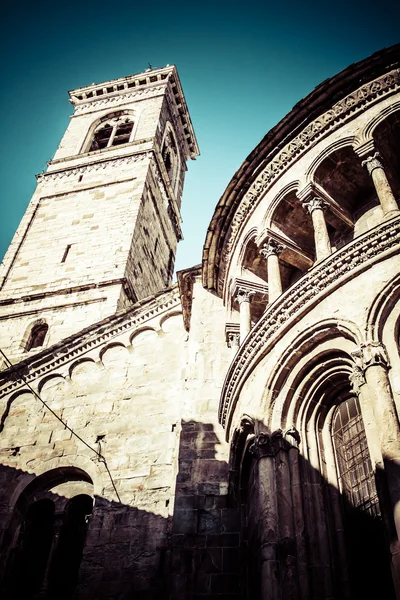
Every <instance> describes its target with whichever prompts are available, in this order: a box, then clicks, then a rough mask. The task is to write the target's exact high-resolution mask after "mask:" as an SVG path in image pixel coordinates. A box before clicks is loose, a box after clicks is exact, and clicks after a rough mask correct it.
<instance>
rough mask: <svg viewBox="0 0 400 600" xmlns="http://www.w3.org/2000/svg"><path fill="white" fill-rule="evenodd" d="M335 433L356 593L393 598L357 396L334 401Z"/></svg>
mask: <svg viewBox="0 0 400 600" xmlns="http://www.w3.org/2000/svg"><path fill="white" fill-rule="evenodd" d="M331 434H332V441H333V448H334V453H335V459H336V469H337V475H338V483H339V490H340V492H341V497H342V505H343V519H344V533H345V538H346V546H347V553H348V557H347V558H348V568H349V573H350V578H351V585H352V594H353V595H352V597H354V598H356V597H357V598H372V597H374V598H375V597H378V595H379V596H381V597H382V598H387V599H391V598H394V593H393V586H392V580H391V577H390V569H389V564H390V557H389V553H388V548H387V545H386V541H385V535H384V528H383V520H382V514H381V506H380V503H379V498H378V491H377V487H376V480H375V472H374V467H373V465H372V462H371V458H370V454H369V450H368V445H367V437H366V433H365V429H364V422H363V418H362V415H361V410H360V405H359V402H358V399H357V398H356V397H354V396H351V397H349V398H348V399H347V400H345V401H344V402H341V403H340V404H339V405H338V406H337V407H336V409H335V412H334V414H333V419H332V429H331ZM372 571H373V572H374V577H375V578H376V579H375V580H374V581H373V582H371V580H370V579H369V577H368V576H366V574H367V573H371V572H372ZM376 582H379V584H377V583H376ZM377 585H378V586H379V589H377V587H376V586H377Z"/></svg>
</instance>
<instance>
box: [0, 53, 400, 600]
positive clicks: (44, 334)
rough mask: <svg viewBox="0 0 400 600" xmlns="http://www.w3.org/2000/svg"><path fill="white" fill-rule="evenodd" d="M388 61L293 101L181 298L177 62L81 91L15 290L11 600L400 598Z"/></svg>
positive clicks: (191, 150)
mask: <svg viewBox="0 0 400 600" xmlns="http://www.w3.org/2000/svg"><path fill="white" fill-rule="evenodd" d="M399 68H400V46H394V47H392V48H388V49H384V50H382V51H380V52H378V53H376V54H375V55H373V56H371V57H369V58H367V59H365V60H363V61H361V62H359V63H357V64H355V65H352V66H351V67H349V68H348V69H345V70H344V71H343V72H342V73H339V74H338V75H336V76H335V77H333V78H332V79H330V80H327V81H326V82H324V83H323V84H321V85H320V86H319V87H317V88H316V89H315V90H314V91H313V92H311V93H310V94H309V96H307V97H306V98H305V99H303V100H301V101H300V102H299V103H298V104H297V105H296V106H295V107H294V108H293V110H292V111H291V112H290V113H289V114H288V115H287V116H286V117H285V118H284V119H283V120H282V121H281V123H279V124H278V125H277V126H276V127H274V128H273V129H272V130H271V131H270V132H269V134H268V135H267V136H265V138H264V139H263V140H262V141H261V142H260V144H259V145H258V146H257V148H256V149H255V151H253V152H252V154H251V155H250V156H249V157H248V159H247V160H246V161H245V162H244V163H243V166H242V167H241V168H240V169H239V171H238V172H237V173H236V174H235V177H234V179H233V180H232V182H231V183H229V184H228V186H227V189H226V191H225V193H224V194H223V196H222V198H221V199H220V200H219V202H218V204H217V206H216V209H215V213H214V216H213V218H212V220H211V223H210V226H209V228H208V231H207V232H206V235H205V243H204V248H203V259H202V264H201V265H198V266H195V267H192V268H188V269H186V270H183V271H180V272H179V273H178V274H177V276H178V283H176V284H174V283H172V278H173V272H174V260H175V255H176V251H177V245H178V242H179V241H180V239H182V225H181V217H180V206H181V196H182V189H183V183H184V175H185V172H186V168H187V162H188V161H189V159H195V158H196V156H198V154H199V149H198V146H197V141H196V137H195V133H194V129H193V126H192V123H191V119H190V115H189V112H188V108H187V105H186V101H185V97H184V94H183V91H182V87H181V83H180V80H179V76H178V73H177V70H176V68H175V67H173V66H167V67H165V68H161V69H148V70H147V71H145V72H144V73H140V74H137V75H132V76H129V77H126V78H121V79H117V80H113V81H108V82H105V83H101V84H92V85H90V86H87V87H85V88H80V89H76V90H73V91H71V92H70V102H71V105H72V108H73V114H72V116H71V119H70V123H69V125H68V127H67V129H66V132H65V134H64V136H63V138H62V140H61V143H60V145H59V147H58V149H57V151H56V153H55V155H54V158H53V159H52V160H51V161H50V162H49V163H48V166H47V169H46V171H45V172H44V173H42V174H41V175H39V176H38V177H37V189H36V191H35V193H34V195H33V197H32V200H31V202H30V204H29V206H28V208H27V211H26V213H25V215H24V217H23V219H22V221H21V224H20V226H19V228H18V230H17V232H16V234H15V237H14V239H13V241H12V243H11V246H10V248H9V251H8V253H7V255H6V257H5V259H4V265H3V266H2V271H1V273H0V285H1V288H0V349H1V362H0V365H1V372H0V376H1V380H0V481H1V487H0V590H1V591H0V595H1V598H4V599H5V600H22V599H24V600H29V599H31V600H34V599H35V600H38V599H43V600H58V599H60V600H70V599H71V600H72V599H73V598H75V599H81V600H89V599H90V600H94V599H96V600H128V599H130V598H135V599H143V600H144V599H146V600H156V599H162V598H169V599H170V600H186V599H188V600H189V599H193V600H195V599H197V600H199V599H200V598H204V600H216V599H219V600H228V599H230V600H245V599H248V598H250V597H252V598H259V599H260V600H281V599H282V598H284V599H285V600H332V599H335V600H342V599H348V600H354V599H361V598H362V599H363V600H365V599H367V600H368V599H378V598H379V599H380V598H385V600H386V599H387V600H391V599H395V598H397V599H400V561H399V556H400V548H399V535H400V425H399V412H400V356H399V332H400V316H399V315H400V275H399V248H400V211H399V204H398V202H399V198H400V158H399V157H400V152H399V150H400V148H399V139H400V132H399V129H400V116H399V115H400V112H399V106H400V76H399V72H400V71H399ZM192 168H195V165H192ZM238 182H239V183H238ZM187 201H188V202H190V199H188V200H187Z"/></svg>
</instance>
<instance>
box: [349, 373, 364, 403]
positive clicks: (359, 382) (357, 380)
mask: <svg viewBox="0 0 400 600" xmlns="http://www.w3.org/2000/svg"><path fill="white" fill-rule="evenodd" d="M349 381H350V385H351V389H352V390H353V392H354V393H355V394H357V396H358V394H359V393H360V388H361V386H363V385H364V384H365V383H366V381H365V377H364V373H363V371H362V369H360V367H358V366H357V365H354V366H353V369H352V372H351V373H350V375H349Z"/></svg>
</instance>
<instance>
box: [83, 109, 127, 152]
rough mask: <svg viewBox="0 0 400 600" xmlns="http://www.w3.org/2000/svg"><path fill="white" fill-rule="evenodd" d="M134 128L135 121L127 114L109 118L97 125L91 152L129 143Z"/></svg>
mask: <svg viewBox="0 0 400 600" xmlns="http://www.w3.org/2000/svg"><path fill="white" fill-rule="evenodd" d="M132 130H133V121H132V120H131V119H130V118H129V117H126V115H125V116H118V117H114V118H112V119H108V120H107V121H106V122H102V123H100V125H98V126H97V128H96V130H95V132H94V134H93V139H92V143H91V145H90V149H89V152H94V151H95V150H103V148H110V147H111V146H120V145H121V144H128V143H129V141H130V138H131V134H132Z"/></svg>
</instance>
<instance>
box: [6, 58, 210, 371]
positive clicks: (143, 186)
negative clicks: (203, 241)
mask: <svg viewBox="0 0 400 600" xmlns="http://www.w3.org/2000/svg"><path fill="white" fill-rule="evenodd" d="M70 102H71V104H72V105H73V107H74V113H73V115H72V117H71V121H70V124H69V126H68V128H67V130H66V132H65V135H64V137H63V138H62V140H61V143H60V145H59V147H58V149H57V151H56V153H55V156H54V158H53V160H52V161H50V162H49V163H48V168H47V170H46V172H45V173H43V174H41V175H39V176H38V177H37V181H38V184H37V188H36V191H35V193H34V195H33V197H32V200H31V202H30V204H29V206H28V208H27V211H26V213H25V215H24V217H23V219H22V221H21V224H20V226H19V228H18V230H17V232H16V234H15V236H14V239H13V241H12V243H11V245H10V248H9V250H8V252H7V254H6V257H5V260H4V265H3V269H2V272H1V273H0V315H1V316H0V342H1V347H2V348H4V349H5V350H6V351H7V352H8V354H9V356H10V357H12V358H14V359H19V360H20V359H21V358H23V357H24V355H26V353H29V352H31V351H33V350H34V349H35V347H36V348H37V347H38V346H41V345H45V346H47V345H49V344H52V343H56V342H58V341H60V340H62V339H64V338H65V337H68V336H69V335H71V334H73V333H75V332H77V331H79V330H82V329H84V328H85V327H88V326H90V325H92V324H94V323H96V322H98V321H100V320H101V319H103V318H105V317H107V316H110V315H113V314H115V313H116V312H117V311H119V310H123V309H125V308H129V306H131V305H132V304H134V303H135V302H137V301H138V300H141V299H143V298H146V297H148V296H150V295H152V294H154V293H156V292H158V291H160V290H161V289H163V288H165V287H166V286H168V285H169V284H170V282H171V278H172V273H173V268H174V259H175V253H176V247H177V243H178V241H179V240H180V239H181V238H182V233H181V228H180V221H181V217H180V203H181V196H182V189H183V181H184V174H185V171H186V161H187V160H188V159H189V158H192V159H194V158H195V157H196V156H197V155H198V146H197V142H196V138H195V135H194V132H193V127H192V124H191V121H190V116H189V113H188V111H187V107H186V102H185V98H184V95H183V92H182V88H181V84H180V81H179V77H178V74H177V71H176V69H175V67H174V66H167V67H165V68H162V69H154V70H151V69H149V70H147V71H146V72H144V73H141V74H138V75H132V76H130V77H126V78H121V79H116V80H113V81H108V82H105V83H102V84H92V85H90V86H88V87H84V88H79V89H76V90H73V91H71V92H70ZM35 327H39V328H40V327H41V328H42V329H41V336H42V338H44V340H43V339H40V340H39V341H40V343H37V340H35V339H33V338H32V330H33V328H35Z"/></svg>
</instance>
